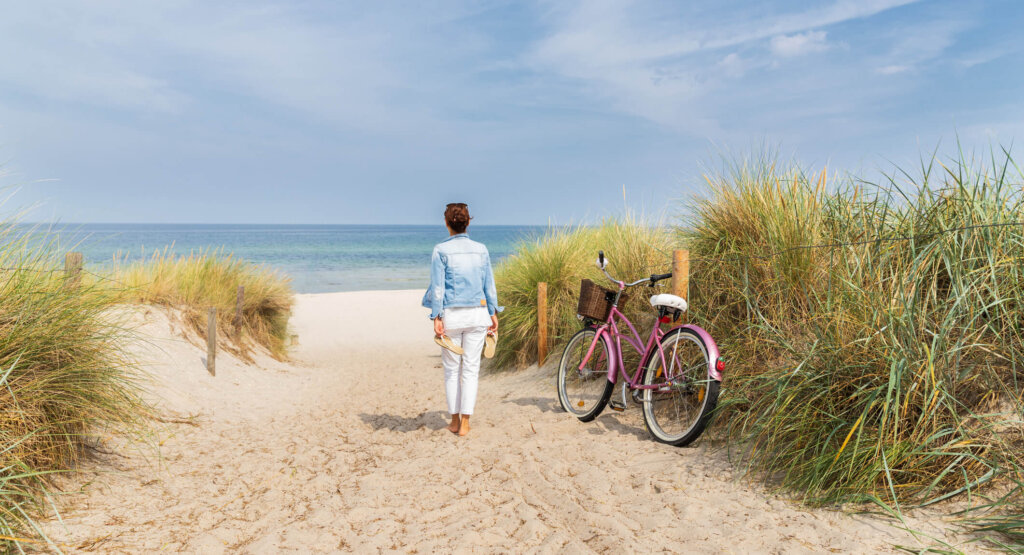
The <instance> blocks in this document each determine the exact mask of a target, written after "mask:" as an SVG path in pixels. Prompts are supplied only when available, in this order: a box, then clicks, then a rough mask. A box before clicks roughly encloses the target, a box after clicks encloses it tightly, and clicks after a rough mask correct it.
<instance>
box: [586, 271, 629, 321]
mask: <svg viewBox="0 0 1024 555" xmlns="http://www.w3.org/2000/svg"><path fill="white" fill-rule="evenodd" d="M625 298H626V296H625V295H622V296H621V297H620V299H619V302H622V300H623V299H625ZM613 301H615V291H612V290H610V289H605V288H604V287H601V286H600V285H597V284H596V283H594V282H593V281H590V280H589V279H585V280H583V281H581V282H580V303H579V304H578V305H577V306H576V314H579V315H580V316H583V317H584V318H593V319H594V320H607V319H608V313H609V312H610V311H611V309H612V302H613Z"/></svg>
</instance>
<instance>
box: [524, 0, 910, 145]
mask: <svg viewBox="0 0 1024 555" xmlns="http://www.w3.org/2000/svg"><path fill="white" fill-rule="evenodd" d="M914 1H915V0H837V1H834V2H832V3H830V4H828V5H825V6H822V7H814V8H811V9H808V10H803V11H799V12H783V13H777V14H772V15H767V16H765V15H763V14H762V13H759V14H758V15H757V16H753V15H749V16H748V15H746V14H747V13H748V12H746V11H745V10H744V9H741V8H738V7H737V6H722V5H721V4H719V3H715V4H709V5H712V6H713V8H707V9H706V10H683V13H669V12H667V11H666V10H671V8H670V7H667V6H671V4H668V5H667V4H645V3H641V2H635V3H630V4H623V3H618V2H598V1H596V0H595V1H591V0H587V1H580V2H577V3H575V4H571V5H569V4H565V3H559V4H556V5H555V6H554V7H553V8H552V9H551V11H550V12H549V13H548V17H549V19H548V23H549V25H550V33H549V34H548V35H547V36H546V37H544V38H543V39H542V40H540V41H538V42H537V44H536V45H535V47H534V48H533V50H532V51H531V52H529V54H528V55H527V56H526V57H525V60H524V63H525V64H526V65H527V67H529V68H531V69H533V70H534V71H536V72H538V73H541V74H543V75H552V74H553V75H556V76H559V77H561V78H563V79H567V80H569V81H571V82H574V83H578V84H579V85H580V89H581V90H583V91H585V93H587V94H588V95H589V96H590V97H591V99H596V100H597V101H598V102H600V103H603V104H604V105H606V107H607V108H608V109H609V110H611V111H614V112H621V113H626V114H630V115H634V116H638V117H642V118H644V119H648V120H650V121H654V122H656V123H659V124H662V125H666V126H669V127H674V128H685V129H686V130H687V131H688V132H690V133H692V134H694V135H705V136H706V135H713V134H716V133H718V132H719V131H720V129H719V127H718V124H717V123H716V122H715V120H714V117H713V116H712V115H710V112H711V111H712V110H709V106H708V104H714V103H715V100H714V98H713V94H714V92H715V91H717V90H719V89H720V88H721V87H722V86H723V82H724V81H725V80H726V79H727V78H729V79H731V78H736V77H739V76H741V75H743V74H745V73H746V72H747V71H749V70H750V69H751V68H752V67H754V66H757V65H764V66H768V65H769V62H755V61H749V62H747V61H745V62H744V63H743V64H740V63H739V62H740V61H742V58H741V57H740V54H738V53H737V54H736V56H735V57H731V55H726V56H724V57H722V55H721V54H720V51H721V50H722V49H725V48H740V49H743V48H745V47H746V46H747V45H749V44H752V43H755V42H756V41H761V40H764V39H768V38H771V37H780V36H782V37H783V38H784V40H782V42H781V43H780V44H779V48H780V49H782V51H784V52H786V53H787V54H793V55H795V54H796V53H797V52H798V51H801V50H802V51H810V50H813V49H820V48H822V47H823V46H824V39H825V36H826V35H825V32H824V31H819V30H816V29H820V28H822V27H825V26H828V25H834V24H837V23H841V22H844V21H850V20H855V19H860V18H864V17H870V16H873V15H875V14H878V13H880V12H883V11H886V10H889V9H892V8H895V7H898V6H902V5H906V4H909V3H912V2H914ZM691 12H692V13H691ZM787 35H791V37H788V40H785V39H786V36H787Z"/></svg>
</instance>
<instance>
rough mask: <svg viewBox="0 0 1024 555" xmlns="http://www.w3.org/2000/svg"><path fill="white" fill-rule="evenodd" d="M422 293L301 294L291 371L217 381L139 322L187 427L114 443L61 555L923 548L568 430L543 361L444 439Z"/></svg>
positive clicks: (155, 321)
mask: <svg viewBox="0 0 1024 555" xmlns="http://www.w3.org/2000/svg"><path fill="white" fill-rule="evenodd" d="M419 296H420V292H418V291H397V292H361V293H335V294H324V295H300V296H299V297H298V305H297V307H296V311H295V318H294V320H293V326H294V328H295V331H296V333H298V334H299V336H300V345H299V347H298V348H297V349H296V350H295V353H294V359H295V362H294V363H292V364H285V363H278V362H274V361H272V360H270V359H268V358H266V357H262V358H258V360H257V363H256V364H255V365H251V366H247V365H245V364H243V363H241V362H239V361H237V360H235V359H233V358H232V357H230V356H227V355H225V354H221V356H219V357H218V374H217V376H216V377H211V376H209V375H208V373H207V372H206V369H205V367H204V365H203V358H202V357H203V356H204V348H201V347H199V346H198V342H194V343H193V342H189V341H186V340H185V339H183V335H182V333H181V331H180V329H178V328H177V326H176V325H175V324H173V323H172V322H171V320H170V319H169V318H168V317H167V316H166V315H165V314H164V313H163V312H161V311H158V310H147V311H145V312H146V315H145V324H144V325H143V326H142V327H141V328H140V329H141V331H142V332H143V333H144V334H145V335H146V336H148V337H151V338H152V341H151V342H150V343H148V344H147V343H144V342H140V343H139V344H138V345H137V352H138V353H139V356H140V357H141V358H142V359H143V360H145V361H146V362H147V363H148V366H149V368H150V370H151V371H152V373H153V375H154V377H155V379H156V380H157V385H156V386H155V387H154V391H155V393H157V394H159V395H160V396H161V397H162V398H163V399H164V401H163V410H164V414H165V415H167V416H168V418H171V417H178V418H180V417H182V416H188V415H190V414H195V415H198V416H197V418H196V419H195V425H190V424H183V423H167V424H161V425H158V426H157V427H156V428H155V429H154V437H153V438H152V440H153V441H152V443H153V444H154V445H151V446H146V447H141V448H140V447H138V446H136V447H132V446H131V444H129V443H128V442H127V441H125V440H123V439H121V438H110V440H109V441H108V442H107V443H106V444H105V445H104V447H103V449H104V450H107V451H109V452H110V453H109V454H101V455H100V456H98V457H97V458H96V460H94V461H93V462H90V463H89V465H88V468H87V471H86V473H85V474H84V475H82V476H80V477H79V478H76V479H75V481H74V483H73V484H72V485H73V486H75V487H81V488H82V489H83V490H84V493H74V494H70V495H69V496H67V498H65V500H64V502H63V505H64V506H65V508H64V511H63V515H62V516H63V525H62V524H61V523H60V522H58V521H56V520H52V521H50V522H49V523H48V528H47V529H48V533H49V534H50V535H51V536H52V537H53V538H54V539H55V540H56V541H58V542H60V543H61V544H63V545H64V546H66V547H67V550H68V551H73V552H79V551H97V552H132V553H142V552H153V551H158V550H167V551H186V552H200V553H217V552H221V551H240V552H254V553H277V552H281V551H294V552H332V551H358V552H368V551H369V552H374V551H379V550H400V551H404V552H420V553H424V552H436V551H442V552H448V551H465V552H510V551H513V552H524V551H525V552H545V553H554V552H561V551H568V552H574V553H575V552H591V551H596V552H616V553H618V552H652V551H662V550H667V551H671V552H687V553H705V552H706V553H750V552H757V553H776V552H787V553H789V552H830V551H832V552H865V553H866V552H876V551H880V550H881V551H888V550H891V549H892V546H893V545H894V544H901V545H906V546H922V545H930V544H931V543H932V540H929V539H926V538H922V539H921V540H920V541H919V540H917V539H915V538H914V537H913V536H911V535H909V534H907V533H906V532H903V531H900V530H898V529H896V528H894V527H892V526H891V525H890V524H889V521H885V520H880V519H875V518H870V517H864V516H851V515H847V514H843V513H839V512H833V511H824V510H813V511H812V510H807V509H804V508H802V507H801V506H799V505H797V504H795V503H792V502H789V501H786V500H784V499H782V498H779V497H776V496H773V495H771V494H768V493H765V492H764V491H763V490H761V489H760V488H759V487H756V486H752V485H750V483H749V482H747V481H744V480H742V479H737V478H735V477H734V471H733V469H732V467H731V465H730V464H729V463H728V461H727V458H726V456H725V454H724V453H721V452H717V451H712V450H711V449H710V448H709V446H708V445H706V442H701V443H700V446H699V447H696V448H686V449H679V448H674V447H668V446H664V445H661V444H658V443H655V442H653V441H652V440H650V439H649V438H648V436H647V433H646V431H645V430H644V428H643V424H642V422H641V419H640V416H639V413H638V411H637V410H636V409H631V410H630V411H627V412H626V413H621V414H620V413H614V412H611V411H609V412H608V413H607V414H605V415H602V416H601V417H600V418H599V419H597V420H596V421H595V422H592V423H589V424H584V423H580V422H578V421H576V420H575V419H574V418H572V417H570V416H568V415H566V414H565V413H562V412H560V411H559V410H558V404H557V401H556V400H555V392H554V381H553V379H552V378H551V376H552V370H551V369H550V368H548V369H540V370H538V369H536V368H534V369H530V370H526V371H522V372H516V373H504V374H496V375H488V376H486V377H485V378H484V379H482V380H481V383H480V397H479V400H478V405H477V414H476V415H475V416H474V417H473V431H472V433H471V435H470V436H469V437H467V438H458V437H456V436H454V435H452V434H451V433H449V432H448V431H446V430H445V429H444V427H445V425H446V423H447V420H446V414H445V412H444V411H445V402H444V391H443V387H442V370H441V367H440V356H439V352H438V348H437V347H436V346H435V345H434V343H433V341H432V339H431V338H432V335H431V331H430V323H429V321H428V320H427V317H426V312H425V311H424V310H423V309H421V308H419ZM140 318H142V316H141V311H140ZM726 386H727V385H726ZM154 447H155V448H154ZM915 517H916V518H915V519H913V520H912V521H911V522H910V523H911V524H912V525H913V526H914V527H915V528H916V529H918V530H922V531H926V532H927V533H929V534H932V535H935V536H937V537H945V538H946V540H947V541H954V540H953V539H951V538H952V536H950V535H943V534H944V533H943V531H942V530H941V526H942V521H941V520H940V519H938V518H937V517H936V516H935V515H933V514H923V513H919V514H916V515H915ZM963 548H965V549H969V550H974V549H976V546H974V547H972V546H964V547H963Z"/></svg>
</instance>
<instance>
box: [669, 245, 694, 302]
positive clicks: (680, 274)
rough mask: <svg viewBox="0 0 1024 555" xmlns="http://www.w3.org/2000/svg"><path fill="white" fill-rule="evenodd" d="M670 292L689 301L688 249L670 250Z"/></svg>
mask: <svg viewBox="0 0 1024 555" xmlns="http://www.w3.org/2000/svg"><path fill="white" fill-rule="evenodd" d="M672 294H673V295H676V296H678V297H682V298H684V299H686V302H690V251H685V250H677V251H672Z"/></svg>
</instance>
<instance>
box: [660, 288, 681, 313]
mask: <svg viewBox="0 0 1024 555" xmlns="http://www.w3.org/2000/svg"><path fill="white" fill-rule="evenodd" d="M651 306H653V307H654V308H658V307H659V306H665V307H668V308H674V309H676V310H679V311H681V312H686V300H685V299H683V298H682V297H680V296H678V295H670V294H668V293H660V294H658V295H655V296H653V297H651Z"/></svg>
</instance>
